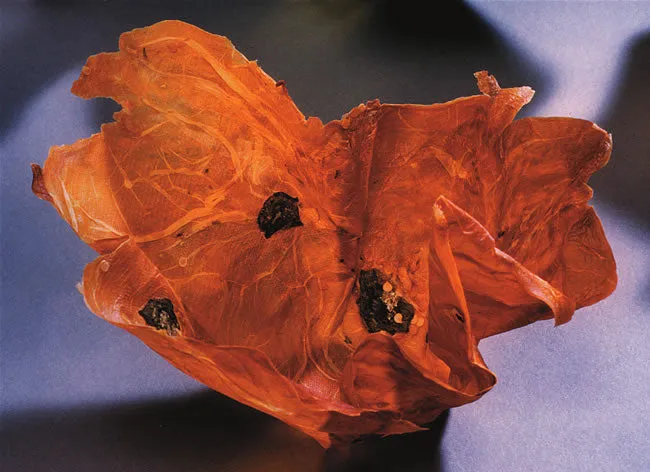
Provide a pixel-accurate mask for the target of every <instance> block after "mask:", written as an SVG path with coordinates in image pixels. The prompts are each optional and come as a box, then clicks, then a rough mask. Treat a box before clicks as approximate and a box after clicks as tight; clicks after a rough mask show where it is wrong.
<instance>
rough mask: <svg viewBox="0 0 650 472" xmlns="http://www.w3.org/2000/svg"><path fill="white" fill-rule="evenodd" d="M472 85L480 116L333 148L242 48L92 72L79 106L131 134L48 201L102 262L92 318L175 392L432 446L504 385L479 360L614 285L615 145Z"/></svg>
mask: <svg viewBox="0 0 650 472" xmlns="http://www.w3.org/2000/svg"><path fill="white" fill-rule="evenodd" d="M476 75H477V79H478V83H479V88H480V90H481V92H482V95H477V96H471V97H467V98H460V99H457V100H454V101H452V102H448V103H444V104H435V105H426V106H424V105H386V104H380V103H379V102H378V101H372V102H368V103H367V104H365V105H360V106H358V107H356V108H355V109H353V110H352V111H351V112H350V113H348V114H347V115H345V116H344V117H343V118H342V119H341V120H337V121H333V122H331V123H328V124H326V125H323V124H322V123H321V122H320V121H319V120H318V119H315V118H310V119H308V120H305V118H304V116H303V115H302V114H301V113H300V111H299V110H298V109H297V108H296V106H295V105H294V103H293V102H292V101H291V99H290V98H289V95H288V93H287V90H286V87H285V85H284V84H283V83H281V82H278V83H276V82H275V81H274V80H272V79H271V78H270V77H268V76H267V75H266V74H264V72H263V71H262V70H261V69H260V68H259V67H257V65H256V64H255V63H254V62H249V61H248V60H247V59H246V58H245V57H243V56H242V55H241V54H240V53H239V52H237V51H236V50H235V49H234V48H233V46H232V44H231V43H230V42H229V41H228V40H227V39H226V38H224V37H220V36H216V35H211V34H209V33H207V32H205V31H202V30H200V29H198V28H196V27H193V26H191V25H188V24H185V23H182V22H179V21H165V22H161V23H158V24H155V25H153V26H151V27H148V28H143V29H137V30H134V31H131V32H129V33H125V34H123V35H122V36H121V38H120V51H119V52H117V53H108V54H106V53H104V54H99V55H97V56H93V57H91V58H89V60H88V62H87V64H86V66H85V67H84V68H83V70H82V73H81V76H80V78H79V79H78V80H77V81H76V82H75V83H74V85H73V88H72V91H73V93H75V94H77V95H79V96H81V97H84V98H93V97H111V98H113V99H115V100H116V101H117V102H119V104H120V105H121V106H122V111H120V112H119V113H117V114H116V115H115V119H116V121H115V122H113V123H110V124H106V125H103V126H102V130H101V133H99V134H96V135H94V136H92V137H90V138H87V139H84V140H80V141H78V142H76V143H75V144H72V145H69V146H59V147H53V148H52V149H51V151H50V155H49V157H48V160H47V161H46V163H45V166H44V168H43V169H42V170H41V169H40V168H39V167H38V166H34V181H33V190H34V192H35V193H36V194H37V195H38V196H39V197H41V198H43V199H46V200H48V201H50V202H51V203H52V204H53V205H54V206H55V207H56V209H57V210H58V211H59V213H60V214H61V216H62V217H63V218H64V219H65V220H66V221H68V223H69V224H70V225H71V226H72V228H73V229H74V230H75V231H76V232H77V234H78V235H79V236H80V237H81V238H82V239H83V240H84V241H85V242H86V243H88V244H89V245H91V246H92V247H93V248H95V249H96V250H97V251H98V252H99V253H100V257H99V258H98V259H97V260H95V261H94V262H92V263H90V264H89V265H88V266H87V267H86V269H85V271H84V278H83V284H82V291H83V294H84V297H85V301H86V303H87V304H88V306H89V307H90V309H91V310H92V311H93V312H94V313H96V314H97V315H99V316H101V317H103V318H104V319H106V320H107V321H109V322H111V323H113V324H115V325H117V326H120V327H122V328H124V329H126V330H128V331H129V332H131V333H133V334H134V335H136V336H138V337H139V338H140V339H141V340H142V341H144V342H145V343H146V344H147V345H149V346H150V347H151V348H152V349H154V350H155V351H156V352H158V353H159V354H160V355H162V356H164V357H165V358H166V359H167V360H168V361H169V362H171V363H172V364H173V365H175V366H176V367H178V368H179V369H181V370H182V371H184V372H186V373H188V374H189V375H191V376H193V377H194V378H196V379H198V380H199V381H201V382H203V383H205V384H206V385H208V386H210V387H212V388H214V389H215V390H218V391H219V392H222V393H224V394H226V395H228V396H230V397H232V398H234V399H236V400H238V401H240V402H242V403H245V404H247V405H250V406H252V407H254V408H257V409H259V410H262V411H264V412H266V413H268V414H271V415H273V416H275V417H277V418H279V419H281V420H283V421H285V422H287V423H288V424H291V425H293V426H294V427H296V428H298V429H300V430H302V431H304V432H305V433H307V434H309V435H311V436H313V437H314V438H315V439H316V440H318V441H319V442H320V443H321V444H322V445H324V446H328V445H330V444H331V442H332V441H347V440H351V439H354V438H357V437H360V436H363V435H367V434H396V433H405V432H409V431H416V430H418V429H421V427H422V426H421V425H424V424H426V423H428V422H430V421H431V420H433V419H434V418H435V417H436V416H437V415H438V414H439V413H440V412H441V411H443V410H444V409H447V408H449V407H454V406H459V405H462V404H464V403H468V402H471V401H474V400H476V399H478V398H479V397H480V396H481V395H483V394H484V393H485V392H487V391H488V390H489V389H490V388H491V387H492V386H493V385H494V383H495V381H496V378H495V376H494V374H493V373H492V372H490V370H489V369H488V368H487V367H486V365H485V364H484V362H483V360H482V358H481V355H480V353H479V351H478V348H477V343H478V341H479V340H480V339H482V338H484V337H487V336H491V335H494V334H498V333H501V332H503V331H507V330H510V329H514V328H517V327H520V326H523V325H526V324H529V323H532V322H534V321H537V320H539V319H547V318H554V319H555V322H556V324H561V323H564V322H566V321H568V320H569V319H570V318H571V316H572V314H573V312H574V310H575V309H576V308H579V307H582V306H586V305H589V304H592V303H595V302H596V301H598V300H600V299H602V298H604V297H606V296H607V295H608V294H609V293H611V292H612V291H613V289H614V287H615V285H616V269H615V263H614V259H613V256H612V253H611V250H610V248H609V245H608V243H607V240H606V239H605V236H604V233H603V229H602V227H601V224H600V221H599V220H598V218H597V216H596V215H595V213H594V211H593V209H592V208H591V207H589V206H588V205H587V202H588V200H589V198H590V197H591V189H590V188H589V187H588V186H587V185H586V181H587V179H588V177H589V176H590V175H591V174H592V173H593V172H594V171H596V170H597V169H598V168H600V167H602V166H603V165H605V164H606V162H607V160H608V159H609V154H610V151H611V139H610V137H609V135H608V134H607V133H606V132H605V131H603V130H602V129H600V128H598V127H597V126H596V125H594V124H593V123H590V122H588V121H584V120H578V119H573V118H526V119H521V120H517V121H514V122H513V118H514V116H515V115H516V113H517V112H518V110H519V109H520V108H521V107H522V106H524V105H525V104H526V103H528V102H529V101H530V100H531V98H532V96H533V91H532V90H531V89H530V88H528V87H519V88H509V89H501V88H500V87H499V85H498V84H497V82H496V80H495V79H494V78H493V77H491V76H488V75H487V73H485V72H481V73H477V74H476ZM274 196H275V197H274ZM278 199H280V200H278ZM295 199H297V200H295ZM278 201H280V203H278ZM292 202H295V204H296V208H289V207H287V206H286V205H289V204H292ZM278 205H285V206H283V207H282V211H283V212H284V213H283V214H279V213H277V211H276V210H277V208H279V207H278ZM263 209H264V210H263ZM274 212H276V213H274ZM297 212H299V220H298V219H297V218H298V213H297ZM283 218H284V219H285V220H286V221H285V220H283ZM261 225H270V226H268V227H267V228H266V229H265V228H262V226H261ZM269 228H270V229H269ZM370 271H374V272H370ZM370 273H372V274H378V276H379V277H381V280H380V282H379V283H383V284H384V285H382V287H388V289H385V288H384V289H382V290H384V291H385V293H384V295H382V296H383V297H384V298H382V299H381V300H379V299H377V300H378V301H376V302H374V303H375V304H374V305H373V303H371V302H372V300H370V302H367V303H366V302H360V301H359V300H363V299H364V298H363V296H362V295H363V294H361V293H360V291H361V284H360V283H359V275H360V274H370ZM386 284H388V285H386ZM380 293H382V292H381V291H380ZM366 298H367V297H366ZM399 300H401V303H402V304H401V305H400V304H398V301H399ZM364 303H365V304H364ZM382 304H383V305H382ZM393 305H395V306H394V307H393ZM407 305H408V306H410V307H411V308H410V309H412V316H406V315H408V314H409V313H407V311H406V310H405V309H403V308H400V307H406V306H407ZM368 307H370V308H368ZM377 307H378V308H381V309H383V311H381V310H378V311H377V310H375V311H372V310H374V308H377ZM386 307H388V308H390V309H387V308H386ZM410 309H409V310H410ZM363 310H366V311H368V310H370V311H372V313H371V315H368V316H379V315H377V313H379V314H380V315H381V316H389V317H390V320H389V321H390V323H392V325H390V326H392V327H395V328H396V329H390V332H389V331H386V330H385V329H379V330H373V329H369V324H368V323H369V321H368V319H369V318H368V317H367V316H366V318H364V317H362V314H361V313H360V311H363ZM398 310H402V311H404V312H405V314H404V315H402V314H401V313H399V317H397V311H398ZM387 313H388V314H387ZM384 321H386V320H384ZM386 323H388V321H386ZM377 326H388V325H386V324H385V323H384V324H381V323H380V324H378V325H377ZM369 331H375V332H372V333H371V332H369Z"/></svg>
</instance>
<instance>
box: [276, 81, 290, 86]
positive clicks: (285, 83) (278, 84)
mask: <svg viewBox="0 0 650 472" xmlns="http://www.w3.org/2000/svg"><path fill="white" fill-rule="evenodd" d="M286 85H287V82H286V81H285V80H278V81H277V82H276V83H275V86H276V87H284V86H286Z"/></svg>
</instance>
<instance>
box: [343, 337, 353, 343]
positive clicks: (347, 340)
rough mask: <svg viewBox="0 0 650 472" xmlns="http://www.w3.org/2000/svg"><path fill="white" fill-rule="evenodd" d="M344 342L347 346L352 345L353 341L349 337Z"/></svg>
mask: <svg viewBox="0 0 650 472" xmlns="http://www.w3.org/2000/svg"><path fill="white" fill-rule="evenodd" d="M343 341H344V342H345V344H352V340H351V339H350V338H349V337H347V336H346V337H345V339H344V340H343Z"/></svg>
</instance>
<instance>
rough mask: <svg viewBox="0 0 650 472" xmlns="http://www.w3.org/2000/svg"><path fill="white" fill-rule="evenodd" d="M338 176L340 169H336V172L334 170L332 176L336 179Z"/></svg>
mask: <svg viewBox="0 0 650 472" xmlns="http://www.w3.org/2000/svg"><path fill="white" fill-rule="evenodd" d="M339 177H341V171H340V170H338V169H336V172H334V178H335V179H338V178H339Z"/></svg>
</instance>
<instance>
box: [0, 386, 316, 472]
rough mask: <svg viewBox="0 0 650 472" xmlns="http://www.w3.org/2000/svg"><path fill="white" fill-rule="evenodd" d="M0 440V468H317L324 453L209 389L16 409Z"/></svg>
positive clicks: (28, 471)
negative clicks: (137, 400) (129, 401)
mask: <svg viewBox="0 0 650 472" xmlns="http://www.w3.org/2000/svg"><path fill="white" fill-rule="evenodd" d="M0 443H1V444H2V446H1V448H2V470H3V471H6V472H19V471H20V472H40V471H43V472H45V471H47V472H54V471H61V472H63V471H66V472H67V471H77V470H78V471H93V472H114V471H121V472H127V471H133V472H136V471H137V472H141V471H143V470H152V471H157V472H165V471H182V470H187V471H222V470H233V471H235V470H236V471H262V470H264V471H289V472H290V471H296V472H298V471H300V472H302V471H316V470H319V468H320V463H321V460H322V456H323V454H324V450H323V449H322V448H321V447H320V446H319V445H318V443H317V442H315V441H314V440H312V439H311V438H309V437H307V436H305V435H303V434H301V433H299V432H297V431H295V430H293V429H292V428H290V427H289V426H287V425H285V424H284V423H281V422H280V421H278V420H276V419H274V418H272V417H270V416H267V415H265V414H263V413H261V412H258V411H256V410H253V409H251V408H248V407H246V406H244V405H241V404H239V403H237V402H235V401H233V400H230V399H229V398H226V397H224V396H222V395H219V394H217V393H215V392H212V391H206V392H205V393H200V394H195V395H192V396H188V397H184V398H178V399H172V400H164V401H156V402H149V403H143V404H135V405H130V406H123V405H116V406H102V407H91V408H74V409H69V410H46V411H34V412H29V413H22V414H15V415H13V416H8V417H6V418H5V419H3V425H2V432H1V433H0ZM264 464H267V467H264V466H263V465H264Z"/></svg>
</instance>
